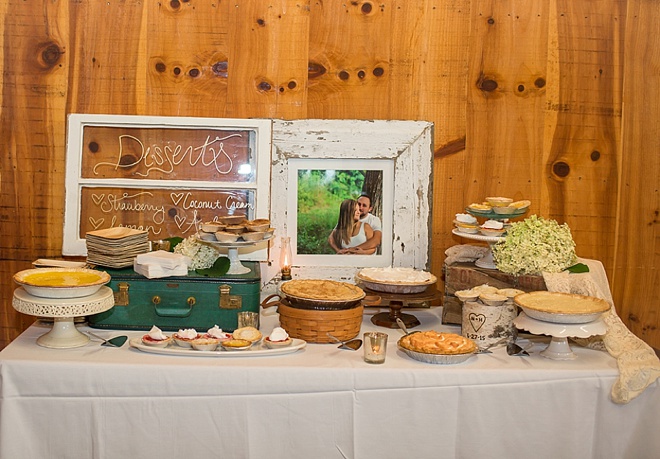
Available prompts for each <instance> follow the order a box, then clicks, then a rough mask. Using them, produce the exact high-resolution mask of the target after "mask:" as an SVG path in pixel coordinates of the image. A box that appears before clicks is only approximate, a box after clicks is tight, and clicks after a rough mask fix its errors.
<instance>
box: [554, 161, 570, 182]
mask: <svg viewBox="0 0 660 459" xmlns="http://www.w3.org/2000/svg"><path fill="white" fill-rule="evenodd" d="M552 172H553V173H554V174H555V175H556V176H557V177H560V178H565V177H567V176H568V174H570V172H571V167H570V166H569V165H568V164H567V163H565V162H564V161H557V162H555V163H554V164H553V165H552Z"/></svg>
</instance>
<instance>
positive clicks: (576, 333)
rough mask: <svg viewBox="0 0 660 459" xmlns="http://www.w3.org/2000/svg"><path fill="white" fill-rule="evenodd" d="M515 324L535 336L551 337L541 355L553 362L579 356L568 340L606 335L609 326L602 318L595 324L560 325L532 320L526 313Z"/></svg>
mask: <svg viewBox="0 0 660 459" xmlns="http://www.w3.org/2000/svg"><path fill="white" fill-rule="evenodd" d="M513 324H514V325H515V326H516V327H518V328H520V329H522V330H527V331H529V332H530V333H533V334H535V335H549V336H551V337H552V339H551V340H550V344H548V347H547V348H546V349H545V350H543V351H541V355H542V356H543V357H546V358H548V359H552V360H573V359H575V358H576V357H577V356H576V355H575V353H574V352H573V351H572V350H571V347H570V346H569V344H568V338H589V337H590V336H594V335H604V334H605V333H606V332H607V325H606V324H605V322H604V321H603V319H602V316H601V317H599V318H598V319H596V320H594V321H593V322H587V323H583V324H558V323H553V322H544V321H542V320H537V319H532V318H531V317H529V316H528V315H527V314H525V313H524V312H521V313H520V314H519V315H518V317H516V318H515V319H513Z"/></svg>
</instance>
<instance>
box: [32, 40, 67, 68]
mask: <svg viewBox="0 0 660 459" xmlns="http://www.w3.org/2000/svg"><path fill="white" fill-rule="evenodd" d="M62 54H64V51H63V50H62V49H61V48H60V46H59V45H58V44H57V43H53V42H47V43H42V44H40V45H39V48H38V51H37V62H38V63H39V66H40V67H41V68H43V69H51V68H53V67H55V65H57V63H58V62H59V60H60V56H62Z"/></svg>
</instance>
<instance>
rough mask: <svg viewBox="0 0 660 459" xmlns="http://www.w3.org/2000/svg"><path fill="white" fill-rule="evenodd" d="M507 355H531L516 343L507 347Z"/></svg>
mask: <svg viewBox="0 0 660 459" xmlns="http://www.w3.org/2000/svg"><path fill="white" fill-rule="evenodd" d="M506 353H507V354H509V355H529V353H528V352H527V351H526V350H525V349H523V348H522V347H520V346H519V345H518V344H516V343H509V344H507V345H506Z"/></svg>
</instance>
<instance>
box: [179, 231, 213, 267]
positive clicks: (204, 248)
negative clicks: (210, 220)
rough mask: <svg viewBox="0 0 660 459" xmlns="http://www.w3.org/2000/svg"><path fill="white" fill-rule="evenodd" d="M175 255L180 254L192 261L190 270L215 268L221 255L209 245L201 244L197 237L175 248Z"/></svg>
mask: <svg viewBox="0 0 660 459" xmlns="http://www.w3.org/2000/svg"><path fill="white" fill-rule="evenodd" d="M174 253H180V254H181V255H184V256H186V257H188V258H190V259H191V260H192V263H190V266H188V269H189V270H190V271H193V270H195V269H207V268H210V267H211V266H213V263H215V260H217V259H218V257H219V256H220V254H219V253H218V252H217V251H216V250H215V249H214V248H213V247H209V246H208V245H204V244H201V243H200V242H199V241H197V239H196V238H195V236H194V235H193V236H189V237H187V238H186V239H184V240H183V241H181V242H179V243H178V244H177V245H176V247H174Z"/></svg>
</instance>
